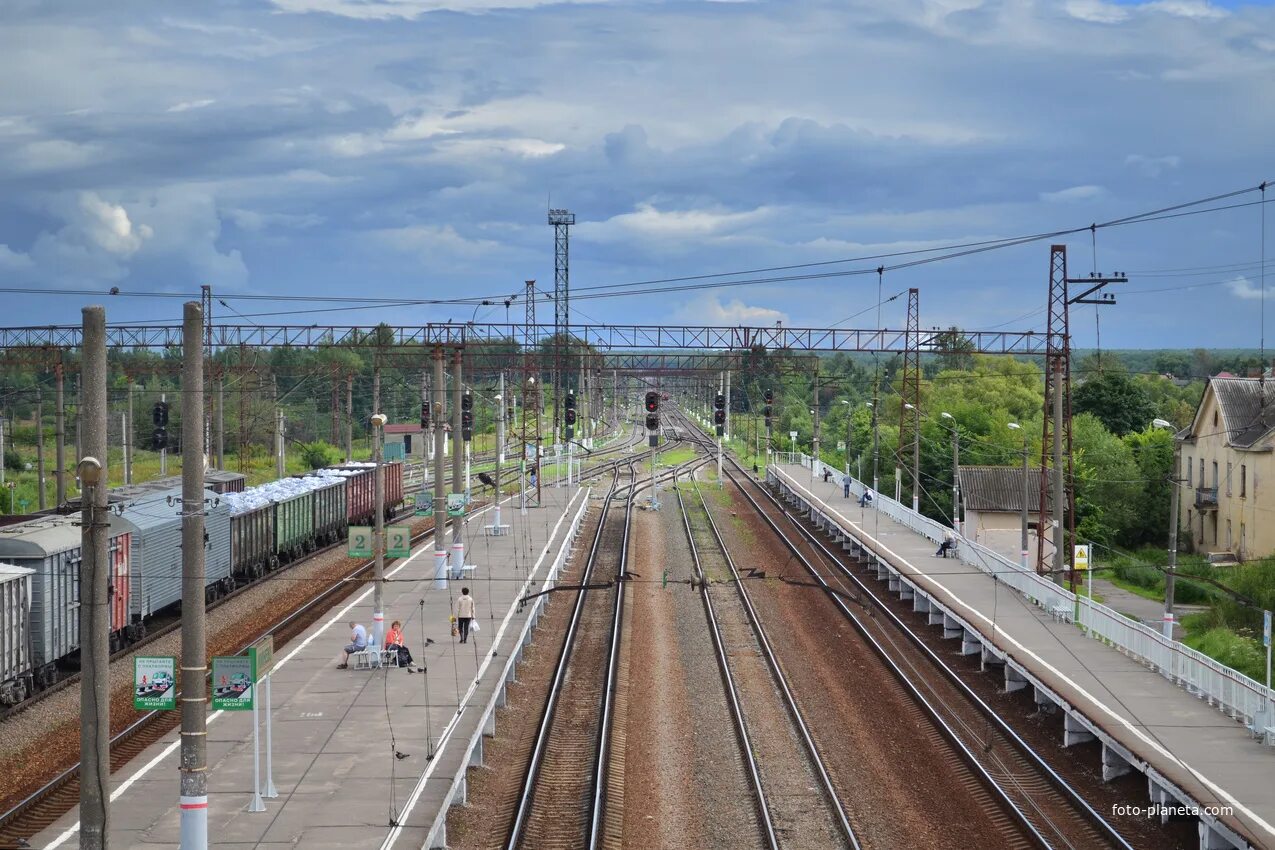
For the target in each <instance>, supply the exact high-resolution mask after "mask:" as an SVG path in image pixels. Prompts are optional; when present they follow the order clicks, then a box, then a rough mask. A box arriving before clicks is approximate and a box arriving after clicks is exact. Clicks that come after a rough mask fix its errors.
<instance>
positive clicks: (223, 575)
mask: <svg viewBox="0 0 1275 850" xmlns="http://www.w3.org/2000/svg"><path fill="white" fill-rule="evenodd" d="M181 498H182V491H181V488H180V487H178V488H175V489H172V488H170V489H165V490H152V491H149V492H147V491H145V490H140V491H137V492H133V493H130V494H128V498H126V499H124V500H122V501H120V502H119V503H118V504H117V505H116V506H115V509H116V510H118V511H119V512H120V515H121V516H123V517H124V519H126V520H128V521H129V522H131V523H132V524H133V525H134V526H136V528H137V530H136V531H134V532H133V538H132V557H131V559H130V562H131V563H130V569H131V573H132V575H131V577H130V580H129V593H130V597H131V598H130V599H129V609H130V615H131V616H130V620H131V622H130V627H131V632H132V633H131V634H130V635H129V637H130V639H132V640H136V639H137V638H138V637H140V631H139V630H138V629H137V624H139V623H140V622H141V621H142V620H143V619H144V618H146V617H149V616H150V615H151V614H154V613H155V612H156V611H161V610H163V609H164V608H167V607H168V606H169V605H173V604H174V603H177V602H180V601H181V598H182V518H181V510H182V507H181ZM204 531H205V533H206V535H207V536H206V538H205V544H204V576H205V588H206V592H205V594H204V596H205V600H206V601H211V600H212V599H216V598H218V597H220V596H222V595H223V594H225V593H228V592H229V591H231V590H234V586H235V582H234V579H233V578H231V575H230V507H229V506H228V505H227V504H226V502H225V500H224V499H223V498H222V497H221V496H219V495H218V494H216V493H214V492H213V491H211V490H205V491H204Z"/></svg>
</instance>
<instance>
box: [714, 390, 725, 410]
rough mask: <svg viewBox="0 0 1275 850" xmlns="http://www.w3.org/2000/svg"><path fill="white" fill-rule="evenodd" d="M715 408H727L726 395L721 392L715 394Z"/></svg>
mask: <svg viewBox="0 0 1275 850" xmlns="http://www.w3.org/2000/svg"><path fill="white" fill-rule="evenodd" d="M713 409H714V410H725V409H726V396H724V395H722V394H721V393H718V394H717V395H715V396H713Z"/></svg>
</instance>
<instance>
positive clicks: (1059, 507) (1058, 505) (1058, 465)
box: [1054, 357, 1076, 592]
mask: <svg viewBox="0 0 1275 850" xmlns="http://www.w3.org/2000/svg"><path fill="white" fill-rule="evenodd" d="M1062 438H1063V362H1062V358H1061V357H1056V358H1054V581H1056V582H1058V583H1059V584H1062V582H1063V578H1064V576H1063V570H1064V569H1065V568H1066V566H1067V555H1066V552H1064V551H1063V548H1064V547H1065V546H1066V544H1067V541H1066V538H1065V537H1064V533H1065V532H1064V529H1063V521H1064V519H1065V518H1064V516H1063V512H1064V511H1065V510H1066V509H1067V503H1066V501H1065V498H1066V496H1065V493H1064V491H1063V439H1062ZM1071 584H1072V588H1071V589H1072V591H1073V592H1074V591H1075V589H1076V586H1075V585H1076V577H1075V576H1074V575H1073V576H1072V577H1071Z"/></svg>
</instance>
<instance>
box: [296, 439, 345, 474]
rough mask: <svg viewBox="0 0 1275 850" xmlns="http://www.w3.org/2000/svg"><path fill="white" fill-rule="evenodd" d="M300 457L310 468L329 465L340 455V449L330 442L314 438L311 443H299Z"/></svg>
mask: <svg viewBox="0 0 1275 850" xmlns="http://www.w3.org/2000/svg"><path fill="white" fill-rule="evenodd" d="M301 457H302V459H303V460H304V461H305V463H306V466H308V467H309V468H310V469H318V468H319V467H323V466H331V465H332V464H334V463H336V462H337V461H339V460H340V459H341V457H342V455H341V452H340V450H338V449H337V447H336V446H334V445H332V444H331V443H325V442H324V441H322V440H315V441H314V442H313V443H302V444H301Z"/></svg>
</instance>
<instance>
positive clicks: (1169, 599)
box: [1151, 419, 1182, 640]
mask: <svg viewBox="0 0 1275 850" xmlns="http://www.w3.org/2000/svg"><path fill="white" fill-rule="evenodd" d="M1151 424H1152V426H1154V427H1156V428H1165V429H1168V430H1169V431H1172V430H1173V423H1172V422H1166V421H1165V420H1163V419H1155V420H1153V421H1152V422H1151ZM1181 446H1182V444H1181V443H1180V442H1178V439H1177V437H1176V436H1175V437H1174V438H1173V467H1172V469H1171V470H1170V471H1169V483H1170V484H1171V485H1172V487H1171V489H1170V490H1169V566H1168V568H1167V569H1166V570H1165V571H1164V623H1163V629H1164V636H1165V637H1166V638H1168V639H1169V640H1173V582H1174V579H1176V578H1177V573H1178V510H1179V504H1180V502H1179V499H1180V496H1179V494H1178V487H1179V483H1180V482H1179V481H1178V466H1179V464H1180V463H1181V457H1180V454H1181Z"/></svg>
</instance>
